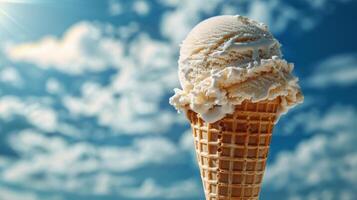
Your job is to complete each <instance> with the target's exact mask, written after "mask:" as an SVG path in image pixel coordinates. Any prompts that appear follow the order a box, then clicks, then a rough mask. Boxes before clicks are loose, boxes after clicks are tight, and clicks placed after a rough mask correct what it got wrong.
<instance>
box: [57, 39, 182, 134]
mask: <svg viewBox="0 0 357 200" xmlns="http://www.w3.org/2000/svg"><path fill="white" fill-rule="evenodd" d="M174 55H175V54H174V51H173V50H172V48H170V47H169V46H168V45H167V44H166V43H164V42H160V41H156V40H153V39H151V38H150V37H149V36H147V35H146V34H141V35H139V36H137V37H136V38H135V39H134V40H133V41H132V43H131V45H130V47H129V49H128V55H127V56H125V58H123V60H122V62H124V63H125V64H123V65H125V67H124V68H122V69H121V70H120V72H118V73H116V74H114V75H113V76H112V80H111V82H110V84H109V85H107V86H105V87H104V86H101V85H99V84H97V83H93V82H87V83H85V84H83V86H82V88H81V97H72V96H67V97H65V98H64V99H63V102H64V105H65V106H66V108H67V109H68V110H69V111H70V112H71V113H72V114H74V115H83V116H94V117H97V119H98V123H99V124H100V125H102V126H108V127H111V128H113V129H114V130H117V131H119V132H120V133H129V134H132V133H162V132H165V131H166V130H168V129H169V128H170V127H171V125H173V124H174V123H181V122H182V121H183V120H182V119H183V116H178V115H177V114H176V113H175V112H173V110H167V108H162V105H161V103H162V102H161V101H162V98H163V97H164V96H165V95H167V93H168V92H169V91H171V89H172V88H174V87H175V86H177V85H178V79H177V72H176V71H177V70H176V67H175V65H176V64H175V62H174V61H173V60H174V59H173V57H174ZM158 124H160V126H158Z"/></svg>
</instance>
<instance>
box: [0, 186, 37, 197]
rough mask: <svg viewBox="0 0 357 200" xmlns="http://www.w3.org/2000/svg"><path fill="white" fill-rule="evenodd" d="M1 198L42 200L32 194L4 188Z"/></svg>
mask: <svg viewBox="0 0 357 200" xmlns="http://www.w3.org/2000/svg"><path fill="white" fill-rule="evenodd" d="M0 197H1V199H3V200H40V198H39V197H38V196H37V195H36V194H34V193H32V192H25V191H21V192H19V191H17V190H15V189H11V188H8V187H3V186H1V188H0Z"/></svg>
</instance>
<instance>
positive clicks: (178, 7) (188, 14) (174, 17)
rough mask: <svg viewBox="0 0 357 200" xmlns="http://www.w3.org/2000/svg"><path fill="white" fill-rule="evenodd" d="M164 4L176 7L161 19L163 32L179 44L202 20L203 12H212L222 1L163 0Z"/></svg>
mask: <svg viewBox="0 0 357 200" xmlns="http://www.w3.org/2000/svg"><path fill="white" fill-rule="evenodd" d="M161 2H162V3H163V4H165V5H168V6H171V7H175V9H174V10H173V11H167V12H166V13H165V14H164V15H163V16H162V20H161V26H160V29H161V33H162V34H163V35H164V36H166V37H167V38H169V39H170V40H171V41H172V42H173V43H174V44H175V45H178V44H179V43H180V42H181V41H182V40H183V39H184V37H185V36H186V35H187V34H188V32H189V31H190V30H191V29H192V28H193V27H194V25H195V24H197V23H198V22H199V21H200V20H201V15H202V14H210V13H212V12H213V11H214V9H215V8H216V7H217V5H218V4H219V3H221V1H219V0H213V1H210V2H209V3H202V2H201V1H196V0H184V1H161ZM177 27H179V28H177Z"/></svg>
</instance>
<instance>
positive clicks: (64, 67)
mask: <svg viewBox="0 0 357 200" xmlns="http://www.w3.org/2000/svg"><path fill="white" fill-rule="evenodd" d="M105 30H106V29H101V28H100V27H99V26H96V25H95V24H93V23H89V22H80V23H77V24H75V25H74V26H72V27H71V28H69V30H68V31H67V32H66V33H65V34H64V35H63V38H56V37H54V36H46V37H44V38H43V39H41V40H39V41H37V42H29V43H24V44H12V45H8V46H7V47H6V48H5V53H6V54H7V56H8V57H9V59H11V60H13V61H17V62H20V61H21V62H28V63H33V64H35V65H37V66H38V67H41V68H43V69H50V68H54V69H56V70H58V71H61V72H64V73H69V74H80V73H83V72H87V71H94V72H97V71H102V70H105V69H107V68H108V67H113V66H116V67H119V65H118V64H119V63H120V60H119V59H120V58H121V57H122V54H123V45H122V43H121V42H120V41H119V40H116V39H114V38H113V37H111V36H110V34H108V33H106V32H105Z"/></svg>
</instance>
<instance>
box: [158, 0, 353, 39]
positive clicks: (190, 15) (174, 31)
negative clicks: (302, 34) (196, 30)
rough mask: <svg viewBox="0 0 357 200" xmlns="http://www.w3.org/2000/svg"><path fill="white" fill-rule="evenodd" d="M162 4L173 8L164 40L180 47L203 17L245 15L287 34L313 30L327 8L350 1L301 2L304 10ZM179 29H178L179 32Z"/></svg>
mask: <svg viewBox="0 0 357 200" xmlns="http://www.w3.org/2000/svg"><path fill="white" fill-rule="evenodd" d="M160 2H161V3H162V4H164V5H166V6H169V7H172V8H174V9H172V10H169V11H167V12H166V13H165V14H164V15H163V17H162V21H161V27H160V29H161V33H162V34H163V35H164V36H165V37H167V38H169V39H170V40H171V42H173V44H175V45H177V44H179V43H180V42H181V41H182V40H183V39H184V37H185V36H186V35H187V34H188V32H189V31H190V30H191V29H192V28H193V27H194V26H195V25H196V24H197V23H198V22H199V21H201V20H203V19H202V15H203V16H212V13H215V15H220V14H231V15H232V14H233V15H235V14H239V15H245V16H248V17H251V18H253V19H255V20H259V21H261V22H264V23H265V24H267V25H268V26H269V28H270V30H271V31H272V32H274V33H276V34H280V33H283V32H284V31H285V30H287V28H289V26H290V25H295V26H297V27H299V28H300V30H302V31H304V30H311V28H313V27H314V26H315V25H316V24H318V22H319V21H320V20H321V18H322V17H321V16H323V14H327V10H328V9H325V7H327V6H329V7H335V6H336V4H338V3H346V2H348V1H329V2H327V1H318V2H316V1H311V2H315V3H310V1H306V2H302V4H304V5H305V6H304V9H301V8H298V7H295V6H294V5H293V4H289V3H287V2H285V1H282V0H268V1H261V0H251V1H239V2H237V1H233V2H226V1H223V0H215V1H210V2H209V3H206V4H203V3H202V2H201V1H199V0H185V1H176V0H170V1H165V0H161V1H160ZM320 5H321V6H320ZM213 11H217V12H213ZM316 13H319V15H316ZM176 27H179V29H178V28H176ZM298 30H299V29H298Z"/></svg>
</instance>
